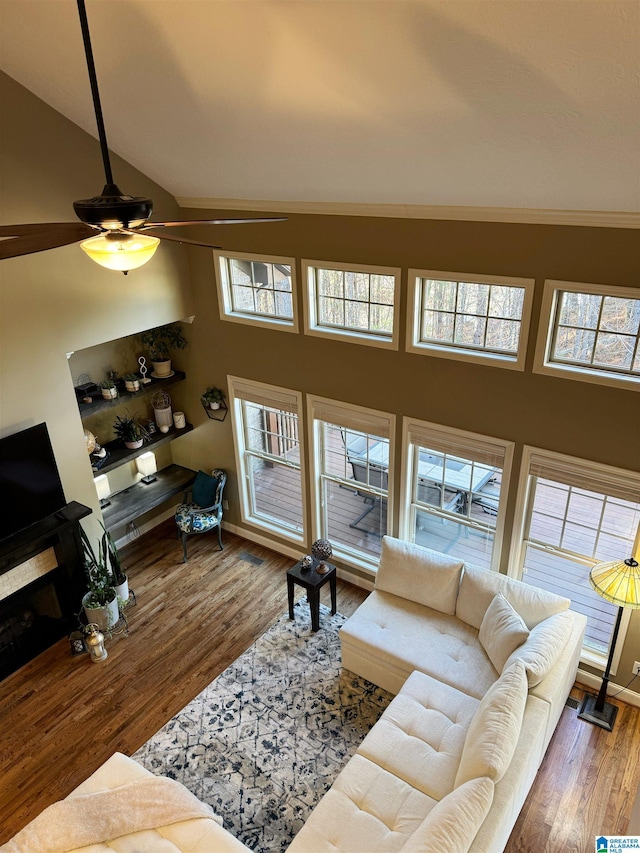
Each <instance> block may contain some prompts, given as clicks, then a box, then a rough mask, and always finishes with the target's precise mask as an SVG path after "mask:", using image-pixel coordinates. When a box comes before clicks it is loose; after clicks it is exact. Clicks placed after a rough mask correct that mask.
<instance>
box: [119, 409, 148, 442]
mask: <svg viewBox="0 0 640 853" xmlns="http://www.w3.org/2000/svg"><path fill="white" fill-rule="evenodd" d="M113 431H114V432H115V434H116V436H117V437H118V438H120V439H122V441H123V442H124V445H125V447H128V448H129V450H138V448H140V447H142V445H143V444H144V442H145V441H147V440H148V439H149V431H148V430H147V428H146V427H145V426H144V425H143V423H142V422H141V421H140V420H139V418H138V414H137V412H136V414H134V415H131V414H129V413H128V412H127V414H125V415H117V416H116V419H115V421H114V422H113Z"/></svg>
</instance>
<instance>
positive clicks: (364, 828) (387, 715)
mask: <svg viewBox="0 0 640 853" xmlns="http://www.w3.org/2000/svg"><path fill="white" fill-rule="evenodd" d="M585 625H586V619H585V617H583V616H582V615H580V614H578V613H574V612H572V611H571V610H569V601H568V600H567V599H564V598H560V597H558V596H554V595H551V594H548V593H545V592H543V591H541V590H538V589H536V588H534V587H530V586H528V585H526V584H523V583H520V582H518V581H515V580H511V579H509V578H507V577H505V576H503V575H497V574H494V573H491V572H487V571H484V570H482V569H478V568H474V567H473V566H469V565H463V563H462V562H460V561H458V560H455V559H452V558H451V557H449V556H447V555H444V554H439V553H436V552H433V551H428V550H426V549H423V548H420V547H418V546H414V545H410V544H408V543H406V542H402V541H400V540H397V539H392V538H390V537H385V538H384V539H383V543H382V556H381V560H380V566H379V569H378V574H377V579H376V583H375V589H374V591H373V592H372V593H371V595H370V596H369V597H368V598H367V599H366V600H365V601H364V602H363V604H362V605H361V606H360V607H359V608H358V610H357V611H356V613H355V614H354V615H353V616H352V617H351V618H350V619H348V620H347V622H346V624H345V625H344V627H343V628H342V631H341V642H342V654H343V666H344V667H345V668H347V669H349V670H352V671H353V672H356V673H358V674H359V675H361V676H363V677H364V678H366V679H368V680H369V681H372V682H374V683H375V684H378V685H379V686H381V687H383V688H385V689H387V690H389V691H391V692H392V693H395V694H397V695H396V696H395V698H394V699H393V700H392V702H391V703H390V705H389V706H388V708H387V709H386V710H385V712H384V713H383V715H382V717H381V718H380V720H379V721H378V722H377V723H376V724H375V726H374V727H373V728H372V729H371V731H370V732H369V734H368V735H367V736H366V737H365V739H364V740H363V742H362V744H361V745H360V747H359V748H358V750H357V752H356V754H355V755H354V756H353V757H352V758H351V759H350V761H349V762H348V763H347V765H346V766H345V768H344V769H343V770H342V772H341V773H340V774H339V776H338V777H337V779H336V781H335V782H334V784H333V786H332V787H331V789H330V790H329V791H328V792H327V793H326V794H325V796H324V797H323V798H322V799H321V800H320V802H319V804H318V805H317V806H316V808H315V809H314V810H313V812H312V813H311V815H310V816H309V818H308V820H307V822H306V823H305V825H304V827H303V828H302V829H301V831H300V832H299V833H298V835H297V836H296V837H295V838H294V840H293V842H292V843H291V845H290V846H289V848H288V853H396V851H402V853H466V851H471V853H500V851H502V850H503V848H504V845H505V843H506V841H507V839H508V837H509V834H510V832H511V829H512V828H513V825H514V823H515V821H516V818H517V816H518V814H519V812H520V809H521V807H522V804H523V802H524V800H525V798H526V796H527V793H528V791H529V789H530V787H531V785H532V783H533V780H534V778H535V775H536V773H537V770H538V767H539V765H540V762H541V761H542V758H543V756H544V753H545V750H546V748H547V746H548V744H549V741H550V739H551V736H552V734H553V731H554V729H555V727H556V724H557V722H558V719H559V717H560V713H561V712H562V708H563V706H564V703H565V701H566V698H567V696H568V694H569V691H570V689H571V686H572V685H573V682H574V678H575V675H576V670H577V666H578V660H579V655H580V649H581V646H582V638H583V634H584V629H585ZM150 776H151V774H149V773H148V771H147V770H145V769H144V768H142V767H140V766H139V765H138V764H136V762H134V761H132V760H131V759H128V758H126V757H125V756H122V755H119V754H118V753H116V755H114V756H112V757H111V758H110V759H109V761H107V762H106V763H105V764H104V765H103V766H102V767H101V768H99V770H98V771H96V773H94V774H93V775H92V776H91V777H89V779H88V780H87V781H86V782H84V783H83V785H81V786H80V788H78V789H77V790H76V791H75V792H74V793H73V794H72V795H71V797H69V798H67V801H62V807H63V811H62V812H61V813H57V814H56V815H54V817H55V818H56V819H58V820H59V821H60V822H63V821H64V820H65V819H66V818H65V817H64V815H65V811H64V809H65V808H66V807H65V805H64V804H65V803H67V804H68V801H69V800H73V799H74V798H76V800H75V802H74V803H72V806H73V807H74V808H72V809H71V816H72V817H73V814H74V811H75V810H77V808H79V809H82V808H83V806H82V802H81V799H77V798H78V797H79V796H80V798H81V797H82V796H85V798H86V804H87V809H88V808H89V805H90V803H91V798H92V797H93V796H94V795H95V796H97V797H98V798H100V797H101V796H105V795H107V796H109V795H115V796H116V797H118V796H119V797H120V798H121V800H122V801H125V802H131V801H133V803H134V805H138V803H137V802H136V798H137V797H138V794H137V793H136V789H135V787H131V788H128V787H127V786H135V785H136V784H137V785H139V786H140V788H139V790H140V791H141V794H140V796H141V797H143V798H144V797H147V800H149V799H150V798H151V799H152V798H153V794H150V793H149V792H147V791H145V788H144V786H145V783H148V782H149V777H150ZM151 779H154V777H152V776H151ZM156 781H158V782H160V781H164V782H167V783H168V782H171V780H159V779H158V780H156ZM172 784H173V786H178V789H179V788H180V786H179V784H178V783H172ZM178 794H179V790H178ZM185 795H186V798H185V796H179V795H178V796H177V797H176V798H175V799H176V802H175V803H173V802H171V803H170V804H169V807H168V808H167V809H166V810H165V809H163V808H161V809H160V811H159V813H158V815H157V816H156V815H154V816H151V815H150V814H149V810H148V807H147V806H145V807H142V806H141V807H140V808H137V810H136V809H135V808H134V809H133V811H134V813H135V812H137V817H136V814H134V815H133V817H132V819H131V820H128V822H126V823H125V824H123V826H122V830H123V832H122V833H120V832H118V831H117V830H116V829H114V828H113V827H108V828H105V829H104V830H103V833H106V834H107V835H106V836H105V839H101V840H99V841H98V840H96V838H92V839H91V842H90V843H91V844H92V845H93V846H87V847H86V848H80V847H79V845H76V848H78V849H82V850H85V849H86V853H99V851H104V853H111V851H118V853H130V851H132V850H136V851H137V853H143V851H160V850H162V851H167V853H169V852H170V851H182V853H240V851H246V850H247V849H248V848H246V847H245V846H244V845H243V844H241V843H240V842H239V841H238V840H237V839H236V838H234V837H233V836H232V835H231V834H230V833H228V832H227V831H226V830H224V829H223V828H222V826H221V823H222V821H221V819H220V818H218V817H216V816H215V815H213V813H211V810H210V809H209V807H207V806H204V805H203V804H199V803H198V801H197V800H196V801H195V803H193V802H192V800H195V798H191V795H190V794H188V792H185ZM163 796H164V795H163V794H162V792H161V793H160V798H161V799H162V798H163ZM174 796H175V792H174V791H173V790H172V789H171V788H169V790H168V797H167V799H168V800H172V799H173V798H174ZM185 799H186V801H185ZM143 802H144V800H143ZM154 802H155V801H154ZM58 805H60V804H55V806H58ZM199 805H200V806H202V811H199V809H198V806H199ZM75 807H77V808H75ZM54 808H55V807H54ZM93 809H94V811H97V813H98V814H100V813H101V810H102V809H103V806H102V804H101V802H100V800H99V799H98V802H97V804H94V806H93ZM48 811H49V810H45V812H43V814H42V815H40V816H39V818H36V821H34V822H33V823H34V824H36V823H38V822H39V823H40V826H41V827H44V833H45V838H46V837H48V835H47V833H49V834H50V826H51V815H50V814H49V815H48ZM116 811H117V810H116ZM60 815H62V817H61V816H60ZM169 818H170V820H169ZM136 819H139V820H140V824H141V828H136V824H135V820H136ZM164 821H166V825H165V823H164ZM80 823H81V824H82V820H81V821H80ZM29 829H30V827H27V830H26V832H27V833H28V832H29ZM37 829H38V827H37V826H36V827H35V830H36V832H35V835H36V836H37ZM81 829H82V830H83V831H84V827H82V826H81ZM100 831H101V830H100V828H98V829H96V833H99V832H100ZM125 831H126V834H125ZM23 832H24V831H23ZM109 833H111V834H110V835H109ZM21 835H22V833H19V834H18V836H16V840H17V842H18V843H17V844H16V845H15V846H10V847H7V851H10V853H31V851H32V850H35V849H39V848H36V847H27V846H24V847H23V846H20V836H21ZM120 836H122V837H120ZM80 837H82V838H83V837H84V836H83V835H82V833H81V836H80ZM110 839H111V840H110ZM27 840H29V839H27ZM9 844H10V845H11V844H12V842H9ZM44 849H47V850H48V851H49V848H47V847H45V848H44ZM66 849H67V848H65V847H64V846H62V847H60V848H59V850H58V849H56V851H55V853H64V851H65V850H66ZM69 849H75V848H69ZM2 850H4V848H2Z"/></svg>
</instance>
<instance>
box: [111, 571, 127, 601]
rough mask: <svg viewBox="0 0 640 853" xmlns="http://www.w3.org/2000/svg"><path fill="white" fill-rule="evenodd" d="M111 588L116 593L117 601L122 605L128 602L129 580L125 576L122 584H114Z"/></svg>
mask: <svg viewBox="0 0 640 853" xmlns="http://www.w3.org/2000/svg"><path fill="white" fill-rule="evenodd" d="M113 588H114V589H115V591H116V595H117V596H118V600H119V601H122V603H123V604H126V603H127V601H129V578H128V577H127V576H126V575H125V576H124V583H119V584H116V585H115V586H114V587H113Z"/></svg>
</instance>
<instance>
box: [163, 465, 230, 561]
mask: <svg viewBox="0 0 640 853" xmlns="http://www.w3.org/2000/svg"><path fill="white" fill-rule="evenodd" d="M226 482H227V475H226V474H225V472H224V471H222V470H221V469H220V468H216V469H215V470H214V471H212V472H211V476H209V474H205V472H204V471H198V474H197V476H196V479H195V480H194V482H193V485H192V486H191V488H190V489H187V490H186V491H185V493H184V496H183V499H182V503H181V504H180V506H179V507H178V508H177V509H176V514H175V521H176V524H177V525H178V531H179V534H180V536H181V538H182V553H183V557H182V562H183V563H186V562H187V536H191V535H192V534H193V533H207V531H209V530H213V529H214V528H217V530H218V545H219V547H220V550H221V551H222V547H223V546H222V535H221V524H222V494H223V492H224V486H225V483H226Z"/></svg>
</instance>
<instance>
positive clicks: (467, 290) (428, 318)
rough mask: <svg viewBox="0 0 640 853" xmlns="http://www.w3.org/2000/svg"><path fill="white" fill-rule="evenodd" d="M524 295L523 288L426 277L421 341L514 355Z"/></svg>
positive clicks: (517, 341)
mask: <svg viewBox="0 0 640 853" xmlns="http://www.w3.org/2000/svg"><path fill="white" fill-rule="evenodd" d="M524 296H525V290H524V288H523V287H515V286H510V285H497V284H483V283H480V282H467V281H460V282H458V281H446V280H445V281H442V280H436V279H428V278H425V279H422V324H421V342H422V343H438V344H443V345H446V346H451V347H464V348H467V349H476V350H480V351H484V352H493V353H499V354H502V353H504V354H511V355H514V354H516V353H517V352H518V346H519V343H520V331H521V325H522V313H523V309H524Z"/></svg>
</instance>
